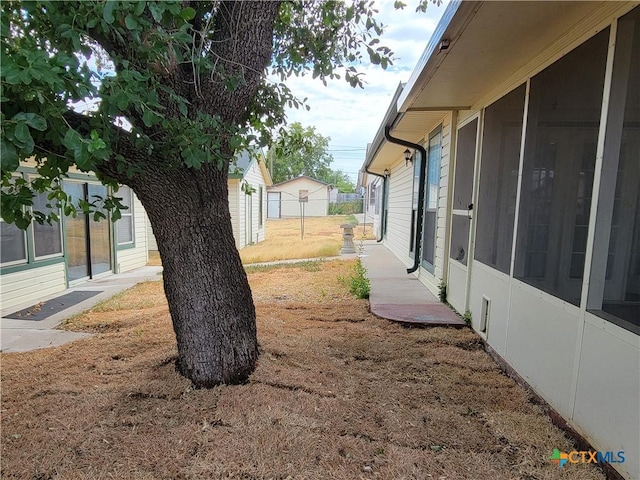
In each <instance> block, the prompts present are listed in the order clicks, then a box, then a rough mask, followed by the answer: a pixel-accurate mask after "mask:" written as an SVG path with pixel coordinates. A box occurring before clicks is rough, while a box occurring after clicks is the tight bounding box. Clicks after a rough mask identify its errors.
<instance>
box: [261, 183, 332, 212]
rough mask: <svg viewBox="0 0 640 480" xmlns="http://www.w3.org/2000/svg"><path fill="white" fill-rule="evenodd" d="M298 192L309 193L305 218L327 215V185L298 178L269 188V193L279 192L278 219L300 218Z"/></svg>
mask: <svg viewBox="0 0 640 480" xmlns="http://www.w3.org/2000/svg"><path fill="white" fill-rule="evenodd" d="M300 190H307V191H308V192H309V201H308V202H307V203H306V204H305V206H304V215H305V217H324V216H326V215H327V214H328V213H329V189H328V185H326V184H324V183H322V182H318V181H316V180H313V179H311V178H308V177H298V178H294V179H292V180H289V181H287V182H283V183H279V184H277V185H274V186H272V187H269V191H270V192H280V217H281V218H296V217H299V216H300V201H299V192H300Z"/></svg>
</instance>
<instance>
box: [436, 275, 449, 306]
mask: <svg viewBox="0 0 640 480" xmlns="http://www.w3.org/2000/svg"><path fill="white" fill-rule="evenodd" d="M438 298H439V299H440V301H441V302H442V303H444V304H445V305H446V304H447V284H446V283H445V282H444V280H442V281H441V282H440V285H438Z"/></svg>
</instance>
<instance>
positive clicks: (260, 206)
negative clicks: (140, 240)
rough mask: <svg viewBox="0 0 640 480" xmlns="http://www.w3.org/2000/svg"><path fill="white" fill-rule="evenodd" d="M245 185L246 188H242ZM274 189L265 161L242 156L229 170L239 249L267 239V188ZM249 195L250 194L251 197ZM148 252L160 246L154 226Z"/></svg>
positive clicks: (231, 204) (230, 209) (232, 216)
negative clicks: (154, 233)
mask: <svg viewBox="0 0 640 480" xmlns="http://www.w3.org/2000/svg"><path fill="white" fill-rule="evenodd" d="M243 185H246V186H245V187H244V188H243ZM269 185H271V175H270V174H269V171H268V170H267V168H266V166H265V164H264V161H262V160H258V159H256V158H252V157H250V156H249V154H248V153H247V152H243V153H242V154H241V155H240V158H238V160H237V162H236V165H235V166H231V167H229V180H228V181H227V187H228V189H229V211H230V212H231V223H232V226H233V237H234V238H235V241H236V247H237V248H238V250H239V249H241V248H244V247H246V246H247V245H252V244H254V243H259V242H262V241H264V239H265V236H266V224H265V220H266V215H267V213H266V212H267V193H266V192H267V187H268V186H269ZM247 192H251V194H248V193H247ZM147 234H148V236H149V250H157V249H158V244H157V243H156V239H155V237H154V235H153V230H152V229H151V224H149V227H148V231H147Z"/></svg>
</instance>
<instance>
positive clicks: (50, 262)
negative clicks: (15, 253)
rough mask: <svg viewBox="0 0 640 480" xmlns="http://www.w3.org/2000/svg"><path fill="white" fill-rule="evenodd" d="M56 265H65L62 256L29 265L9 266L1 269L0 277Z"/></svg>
mask: <svg viewBox="0 0 640 480" xmlns="http://www.w3.org/2000/svg"><path fill="white" fill-rule="evenodd" d="M57 263H65V259H64V256H62V255H61V256H59V257H55V258H47V259H45V260H37V261H34V262H31V263H22V264H20V265H9V266H7V267H1V268H0V275H9V274H11V273H17V272H23V271H26V270H33V269H34V268H41V267H48V266H50V265H55V264H57Z"/></svg>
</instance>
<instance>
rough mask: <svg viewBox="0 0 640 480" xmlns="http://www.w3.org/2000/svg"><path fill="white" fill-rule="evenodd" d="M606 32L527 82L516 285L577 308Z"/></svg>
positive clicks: (604, 59) (596, 137)
mask: <svg viewBox="0 0 640 480" xmlns="http://www.w3.org/2000/svg"><path fill="white" fill-rule="evenodd" d="M608 39H609V30H608V29H606V30H604V31H602V32H600V33H599V34H597V35H596V36H595V37H593V38H591V39H590V40H588V41H587V42H585V43H583V44H582V45H580V46H579V47H578V48H576V49H574V50H573V51H571V52H570V53H568V54H567V55H565V56H564V57H563V58H561V59H560V60H558V61H557V62H556V63H554V64H553V65H551V66H549V67H548V68H546V69H545V70H543V71H542V72H541V73H539V74H538V75H536V76H535V77H533V78H532V79H531V86H530V95H529V111H528V120H527V134H526V150H525V157H524V169H523V178H522V195H521V202H520V225H519V228H518V239H517V244H516V270H515V272H514V274H515V277H516V278H519V279H521V280H522V281H524V282H526V283H529V284H531V285H534V286H536V287H537V288H540V289H541V290H544V291H546V292H548V293H550V294H552V295H555V296H557V297H559V298H561V299H563V300H566V301H568V302H571V303H573V304H575V305H578V304H579V303H580V294H581V289H582V276H583V270H584V259H585V251H584V250H585V248H584V247H585V245H586V242H585V239H586V225H587V224H588V220H589V215H590V211H589V210H590V205H591V190H592V185H593V172H594V166H595V161H596V155H595V153H596V150H595V148H596V144H597V140H598V129H599V123H600V111H601V104H602V93H603V86H604V72H605V63H606V57H607V44H608Z"/></svg>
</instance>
